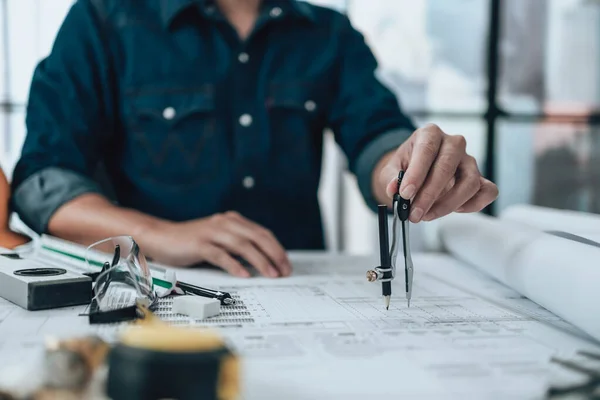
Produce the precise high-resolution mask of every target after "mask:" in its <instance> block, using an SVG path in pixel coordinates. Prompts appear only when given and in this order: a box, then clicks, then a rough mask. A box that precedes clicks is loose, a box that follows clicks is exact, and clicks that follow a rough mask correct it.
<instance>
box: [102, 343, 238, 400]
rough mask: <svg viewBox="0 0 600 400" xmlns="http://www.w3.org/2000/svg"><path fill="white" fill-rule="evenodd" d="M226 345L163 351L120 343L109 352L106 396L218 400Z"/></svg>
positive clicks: (124, 399)
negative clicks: (204, 348)
mask: <svg viewBox="0 0 600 400" xmlns="http://www.w3.org/2000/svg"><path fill="white" fill-rule="evenodd" d="M228 356H230V353H229V350H228V349H226V348H217V349H209V350H205V351H195V352H165V351H156V350H149V349H142V348H137V347H130V346H126V345H122V344H119V345H117V346H115V347H114V348H113V349H112V350H111V352H110V354H109V373H108V380H107V395H108V397H109V398H111V399H113V400H154V399H179V400H192V399H194V400H195V399H203V400H220V399H221V397H219V385H220V384H222V382H220V381H221V380H220V379H219V377H220V375H221V373H222V369H223V368H224V366H223V365H222V363H223V360H224V359H226V358H227V357H228Z"/></svg>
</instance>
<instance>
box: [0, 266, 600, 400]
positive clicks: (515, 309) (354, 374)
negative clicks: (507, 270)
mask: <svg viewBox="0 0 600 400" xmlns="http://www.w3.org/2000/svg"><path fill="white" fill-rule="evenodd" d="M293 260H294V261H293V263H294V267H295V271H296V273H295V276H292V277H290V278H285V279H267V278H252V279H239V278H233V277H228V276H225V275H224V274H222V273H219V272H215V271H198V270H181V271H178V279H179V280H182V281H186V282H192V283H195V284H198V285H204V286H209V287H218V288H220V289H221V290H226V291H229V292H230V293H231V294H232V296H233V297H234V298H235V299H236V300H237V303H236V304H235V305H234V306H230V307H222V309H221V314H220V315H219V316H217V317H213V318H211V319H207V320H192V319H190V318H187V317H184V316H182V315H174V314H172V313H171V312H170V306H171V300H170V299H169V298H165V299H161V303H160V308H159V309H158V310H157V314H158V315H159V316H160V317H161V318H162V319H164V320H166V321H169V322H170V323H173V324H176V325H181V326H190V325H196V326H203V327H210V328H212V329H217V330H219V331H220V332H221V333H222V335H223V336H224V337H225V338H226V340H227V341H228V343H229V344H230V345H231V347H232V348H233V349H234V350H235V351H236V352H238V353H239V354H240V355H241V357H242V360H243V369H242V376H243V385H244V398H248V399H255V398H256V399H271V398H273V399H276V398H277V399H280V398H286V399H321V398H327V399H330V398H334V399H337V398H340V399H355V398H356V399H358V398H373V396H376V395H385V394H388V395H392V396H402V397H403V398H424V399H426V398H465V396H466V397H468V398H478V399H485V398H494V399H495V398H498V399H501V398H502V399H503V398H515V397H516V398H540V397H541V396H542V395H543V393H544V390H545V388H546V385H547V384H548V383H549V382H556V381H557V380H561V379H562V380H565V381H569V380H573V379H575V380H576V379H578V378H579V377H577V376H572V375H567V374H566V373H565V372H564V371H561V370H560V369H559V368H557V367H555V366H553V364H551V363H550V362H549V360H550V358H551V357H552V356H564V357H570V356H571V355H572V354H574V353H575V351H577V350H588V351H593V352H596V353H600V347H598V343H597V342H595V341H594V340H593V339H591V338H589V337H588V336H587V335H586V334H585V333H583V332H581V331H579V330H578V329H576V328H574V327H573V326H572V325H570V324H568V323H566V322H564V321H563V320H561V319H560V318H558V317H556V316H555V315H554V314H552V313H550V312H548V311H547V310H545V309H543V308H542V307H540V306H538V305H536V304H535V303H533V302H531V301H529V300H527V299H525V298H523V297H522V296H520V295H518V294H517V293H515V292H514V291H512V290H510V289H508V288H507V287H505V286H503V285H501V284H499V283H497V282H496V281H494V280H491V279H490V278H488V277H487V276H485V275H483V274H482V273H480V272H478V271H476V270H473V269H471V268H469V267H466V266H464V265H462V264H461V263H459V262H457V261H455V260H454V259H452V258H450V257H448V256H445V255H416V256H415V257H414V260H415V267H416V272H415V286H414V289H413V299H412V301H411V306H410V308H408V307H407V305H406V300H405V299H404V293H403V292H402V288H403V281H402V280H401V279H400V280H397V281H395V282H394V286H393V290H394V292H393V296H392V303H391V306H390V309H389V310H387V311H386V310H385V307H384V306H383V300H382V298H381V295H380V290H381V289H380V286H379V285H378V284H376V283H368V282H366V279H365V278H364V276H365V275H364V273H365V271H366V269H368V268H369V267H370V266H372V265H375V264H374V263H375V262H376V261H377V260H376V259H370V258H365V259H357V258H347V257H331V256H330V257H324V256H319V257H315V256H312V255H299V256H297V257H295V258H293ZM84 311H85V307H74V308H68V309H60V310H52V311H44V312H27V311H24V310H22V309H19V308H17V307H16V306H13V305H11V304H9V303H2V302H0V359H1V360H2V361H3V366H6V365H7V363H8V364H9V365H10V364H11V363H13V364H18V363H21V364H23V363H24V362H26V360H35V358H36V357H39V356H40V353H41V350H42V348H43V347H42V346H43V340H44V338H47V337H51V336H54V337H56V336H58V337H64V336H73V335H82V334H88V333H95V334H98V335H100V336H102V337H104V338H105V339H107V340H110V341H114V340H118V333H119V331H120V330H121V329H123V328H124V326H123V325H120V326H119V325H118V326H111V325H104V326H100V327H98V326H94V327H90V326H89V325H88V324H87V318H86V317H80V316H78V314H80V313H83V312H84ZM0 384H1V378H0ZM283 394H285V396H283V397H282V395H283Z"/></svg>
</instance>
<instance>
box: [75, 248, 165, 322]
mask: <svg viewBox="0 0 600 400" xmlns="http://www.w3.org/2000/svg"><path fill="white" fill-rule="evenodd" d="M85 262H86V263H87V264H88V266H89V267H90V269H92V267H94V266H96V265H98V263H101V264H102V265H103V266H102V270H101V271H100V273H99V274H98V275H97V276H96V277H95V283H94V286H93V298H92V302H91V305H90V313H89V318H90V323H113V322H121V321H126V320H131V319H136V318H137V317H138V315H137V309H138V305H139V304H142V305H144V306H145V307H147V308H148V309H150V310H152V309H153V308H154V307H155V306H156V304H157V302H158V301H157V299H158V296H157V294H156V291H155V289H154V284H153V280H152V273H151V271H150V268H149V266H148V262H147V261H146V257H145V256H144V254H143V253H142V252H141V251H140V248H139V246H138V244H137V243H136V242H135V240H133V238H132V237H131V236H117V237H111V238H108V239H104V240H101V241H99V242H96V243H94V244H92V245H90V246H89V247H88V248H87V250H86V254H85Z"/></svg>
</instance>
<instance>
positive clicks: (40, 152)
mask: <svg viewBox="0 0 600 400" xmlns="http://www.w3.org/2000/svg"><path fill="white" fill-rule="evenodd" d="M375 69H376V61H375V59H374V57H373V55H372V53H371V51H370V50H369V48H368V47H367V45H366V44H365V42H364V39H363V37H362V36H361V34H360V33H358V32H357V31H356V30H354V29H353V27H352V26H351V24H350V22H349V21H348V19H347V18H346V17H345V16H344V15H342V14H339V13H337V12H334V11H332V10H329V9H326V8H322V7H317V6H314V5H310V4H308V3H304V2H300V1H295V0H262V1H261V0H213V1H209V0H144V1H141V0H79V1H77V2H76V3H75V4H74V6H73V7H72V9H71V10H70V12H69V14H68V15H67V17H66V19H65V21H64V23H63V25H62V28H61V30H60V31H59V33H58V37H57V38H56V42H55V44H54V47H53V49H52V52H51V54H50V55H49V56H48V57H47V58H46V59H45V60H43V61H42V62H41V63H40V64H39V66H38V67H37V69H36V71H35V74H34V77H33V82H32V85H31V93H30V98H29V105H28V112H27V129H28V135H27V139H26V141H25V145H24V148H23V154H22V157H21V159H20V161H19V162H18V165H17V167H16V169H15V172H14V179H13V185H14V190H15V193H14V206H15V208H16V210H17V211H18V213H19V214H20V216H21V217H22V219H23V220H24V221H25V222H26V223H27V224H28V225H30V226H31V227H32V228H33V229H34V230H36V231H37V232H49V233H51V234H53V235H56V236H60V237H63V238H66V239H70V240H73V241H77V242H80V243H90V242H93V241H95V240H98V239H101V238H104V237H107V236H114V235H119V234H130V235H132V236H134V237H135V238H136V240H137V241H138V242H139V243H140V245H141V247H142V248H143V249H144V252H145V253H147V254H148V255H149V256H150V257H152V258H153V259H155V260H157V261H160V262H163V263H167V264H171V265H179V266H187V265H192V264H196V263H200V262H208V263H212V264H214V265H217V266H220V267H222V268H223V269H225V270H227V271H229V272H230V273H231V274H234V275H237V276H248V271H246V270H245V269H244V268H243V266H242V264H240V263H239V262H238V258H237V257H236V256H239V257H241V258H243V259H245V260H247V261H248V262H249V263H250V264H252V265H253V266H254V267H256V268H257V269H258V270H259V271H260V272H261V273H262V274H263V275H265V276H271V277H276V276H286V275H288V274H290V272H291V266H290V263H289V260H288V259H287V257H286V254H285V250H284V249H321V248H323V246H324V240H323V232H322V226H321V222H322V221H321V217H320V211H319V205H318V200H317V188H318V184H319V179H320V171H321V150H322V139H323V136H322V135H323V130H324V129H325V128H326V127H328V128H331V130H332V131H333V132H334V134H335V138H336V140H337V142H338V143H339V145H340V146H341V148H342V149H343V151H344V152H345V154H346V156H347V157H348V160H349V167H350V170H351V171H352V172H353V173H354V174H355V175H356V177H357V180H358V183H359V186H360V189H361V191H362V194H363V196H364V198H365V200H366V201H367V203H368V204H369V205H370V206H372V207H375V205H376V204H377V203H385V204H388V205H391V197H392V196H393V193H395V192H398V190H399V191H400V193H401V195H402V196H403V197H405V198H411V199H413V206H412V210H413V211H412V215H411V217H410V218H411V221H412V222H415V223H417V222H419V221H422V220H425V221H428V220H432V219H435V218H439V217H442V216H444V215H447V214H449V213H451V212H453V211H459V212H475V211H479V210H481V209H482V208H484V207H485V206H486V205H488V204H489V203H490V202H492V201H493V200H494V199H495V198H496V196H497V188H496V186H495V185H494V184H493V183H492V182H490V181H488V180H486V179H484V178H483V177H481V175H480V173H479V171H478V169H477V165H476V163H475V160H474V159H473V158H472V157H470V156H469V155H467V154H466V152H465V140H464V138H463V137H462V136H450V135H447V134H445V133H444V132H442V131H441V130H440V128H438V127H437V126H435V125H428V126H426V127H424V128H421V129H415V127H414V126H413V125H412V123H411V121H410V120H409V119H408V118H407V117H406V116H405V115H403V114H402V112H401V111H400V109H399V106H398V103H397V100H396V98H395V97H394V96H393V95H392V93H391V92H390V91H389V90H388V89H387V88H385V87H384V86H382V84H381V83H380V82H378V80H377V79H376V77H375V75H374V72H375ZM400 169H405V170H406V171H407V172H406V177H405V180H404V182H403V187H401V188H398V187H397V184H396V179H395V178H396V176H397V174H398V171H399V170H400ZM98 171H104V175H103V176H105V177H106V178H108V179H107V180H106V181H107V182H109V183H110V185H108V186H107V185H103V184H101V182H103V181H101V180H99V178H98V176H99V174H98Z"/></svg>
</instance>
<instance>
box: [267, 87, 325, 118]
mask: <svg viewBox="0 0 600 400" xmlns="http://www.w3.org/2000/svg"><path fill="white" fill-rule="evenodd" d="M325 100H326V93H323V92H319V90H318V88H315V87H314V86H313V85H311V84H304V83H282V84H277V83H272V84H271V85H269V97H268V98H267V106H268V107H269V108H290V109H298V110H305V111H308V112H311V113H312V112H318V111H319V110H322V109H323V108H325Z"/></svg>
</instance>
